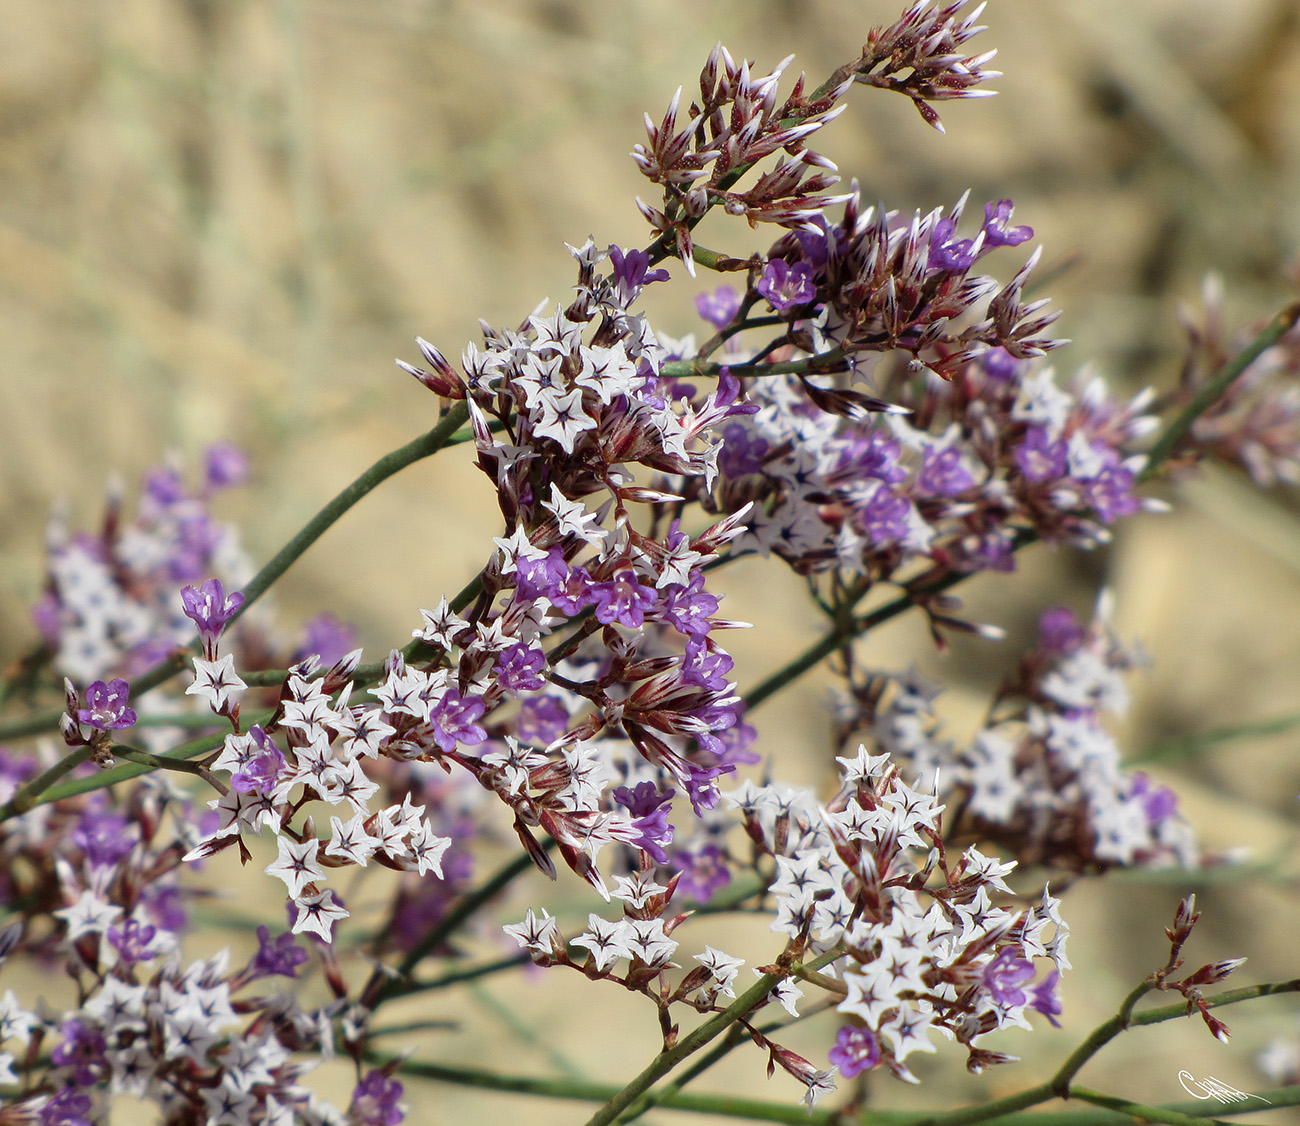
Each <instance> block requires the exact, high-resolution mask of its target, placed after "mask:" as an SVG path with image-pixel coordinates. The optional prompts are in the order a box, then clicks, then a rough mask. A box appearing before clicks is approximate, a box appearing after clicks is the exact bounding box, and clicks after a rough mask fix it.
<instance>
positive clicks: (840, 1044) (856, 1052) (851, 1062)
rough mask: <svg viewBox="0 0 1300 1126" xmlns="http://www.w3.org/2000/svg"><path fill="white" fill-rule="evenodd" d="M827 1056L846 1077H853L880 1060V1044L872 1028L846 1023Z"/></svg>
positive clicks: (867, 1069)
mask: <svg viewBox="0 0 1300 1126" xmlns="http://www.w3.org/2000/svg"><path fill="white" fill-rule="evenodd" d="M827 1058H828V1059H829V1060H830V1062H831V1063H833V1064H835V1065H836V1066H837V1067H838V1068H839V1069H840V1074H841V1075H843V1076H844V1078H845V1079H852V1078H853V1077H854V1076H855V1075H860V1074H861V1073H862V1072H864V1071H870V1070H871V1069H872V1068H873V1067H875V1066H876V1064H878V1063H879V1062H880V1044H879V1043H877V1041H876V1037H875V1035H874V1034H873V1033H872V1031H871V1029H869V1028H862V1027H861V1026H859V1025H855V1024H846V1025H844V1027H843V1028H841V1029H840V1031H839V1034H838V1035H837V1036H836V1037H835V1047H833V1048H832V1049H831V1050H830V1053H829V1055H828V1056H827Z"/></svg>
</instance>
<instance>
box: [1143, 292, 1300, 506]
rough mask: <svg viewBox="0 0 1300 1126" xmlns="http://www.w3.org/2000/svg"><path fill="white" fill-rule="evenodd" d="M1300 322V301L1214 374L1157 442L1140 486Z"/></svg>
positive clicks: (1269, 324) (1273, 320) (1266, 327)
mask: <svg viewBox="0 0 1300 1126" xmlns="http://www.w3.org/2000/svg"><path fill="white" fill-rule="evenodd" d="M1298 321H1300V302H1297V303H1295V304H1291V305H1288V306H1287V307H1286V308H1285V309H1283V310H1282V311H1281V312H1279V313H1277V314H1276V315H1274V316H1273V318H1272V319H1271V320H1270V321H1269V322H1268V324H1267V325H1266V326H1265V327H1264V330H1263V331H1262V332H1261V333H1260V334H1259V335H1258V336H1257V337H1255V339H1254V340H1252V341H1251V342H1250V343H1249V344H1248V345H1247V346H1246V347H1245V348H1243V349H1242V350H1241V351H1240V352H1238V353H1237V354H1236V355H1235V356H1233V357H1232V359H1230V360H1229V361H1228V362H1227V363H1225V364H1224V365H1223V366H1222V367H1221V368H1219V370H1218V371H1217V372H1215V373H1214V375H1213V376H1212V377H1211V378H1210V380H1209V382H1208V383H1206V384H1205V386H1204V387H1202V388H1201V389H1200V391H1198V392H1197V393H1196V396H1195V397H1194V398H1193V399H1192V401H1191V402H1190V403H1188V404H1187V406H1185V407H1184V408H1183V410H1182V412H1181V413H1180V414H1179V415H1178V417H1177V418H1175V419H1174V420H1173V422H1171V423H1170V424H1169V425H1168V426H1166V427H1165V429H1164V431H1163V432H1162V433H1161V435H1160V437H1159V438H1157V439H1156V442H1155V445H1153V446H1152V447H1151V452H1150V453H1149V454H1148V455H1147V463H1146V465H1145V466H1143V468H1142V471H1141V472H1140V473H1139V474H1138V477H1137V479H1138V481H1139V483H1141V482H1143V481H1149V480H1150V479H1151V478H1152V477H1153V476H1154V475H1155V473H1156V471H1157V470H1158V469H1159V468H1160V466H1161V465H1162V464H1163V463H1164V462H1166V461H1167V460H1168V459H1169V457H1170V456H1171V455H1172V454H1173V452H1174V449H1175V447H1177V445H1178V443H1179V442H1180V441H1182V439H1183V438H1185V437H1186V436H1187V434H1188V432H1189V431H1190V430H1191V429H1192V426H1193V424H1194V423H1195V422H1196V420H1197V419H1198V418H1200V417H1201V415H1203V414H1204V413H1205V412H1206V411H1207V410H1209V409H1210V407H1212V406H1213V405H1214V404H1215V403H1216V402H1217V401H1218V400H1219V398H1221V397H1222V395H1223V393H1224V392H1225V391H1227V390H1228V388H1229V387H1231V386H1232V384H1233V383H1235V382H1236V381H1237V380H1238V379H1239V378H1240V377H1241V376H1242V374H1243V373H1244V372H1245V371H1246V369H1247V368H1248V367H1250V365H1251V364H1253V363H1254V362H1255V361H1256V360H1257V359H1259V357H1260V355H1261V354H1262V353H1264V352H1266V351H1267V350H1268V349H1269V348H1271V347H1273V345H1274V344H1276V343H1277V342H1278V341H1279V340H1281V339H1282V337H1283V336H1285V335H1286V334H1287V333H1288V332H1290V331H1291V330H1292V329H1293V328H1295V326H1296V323H1297V322H1298Z"/></svg>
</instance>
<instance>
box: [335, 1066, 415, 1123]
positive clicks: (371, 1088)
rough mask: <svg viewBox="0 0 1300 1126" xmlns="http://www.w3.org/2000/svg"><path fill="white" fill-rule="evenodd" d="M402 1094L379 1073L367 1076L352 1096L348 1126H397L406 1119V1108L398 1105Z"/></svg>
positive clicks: (392, 1082)
mask: <svg viewBox="0 0 1300 1126" xmlns="http://www.w3.org/2000/svg"><path fill="white" fill-rule="evenodd" d="M402 1090H403V1088H402V1085H401V1083H399V1082H398V1081H397V1080H396V1079H392V1078H390V1077H389V1076H387V1075H385V1074H384V1073H383V1072H382V1071H372V1072H370V1073H369V1074H368V1075H367V1076H366V1077H365V1078H364V1079H363V1080H361V1082H360V1083H359V1084H357V1089H356V1090H355V1091H354V1092H353V1093H352V1105H351V1106H350V1107H348V1123H349V1126H398V1123H400V1122H402V1121H404V1120H405V1119H406V1108H405V1107H404V1106H403V1105H402V1104H401V1103H400V1102H399V1101H398V1100H399V1099H401V1097H402Z"/></svg>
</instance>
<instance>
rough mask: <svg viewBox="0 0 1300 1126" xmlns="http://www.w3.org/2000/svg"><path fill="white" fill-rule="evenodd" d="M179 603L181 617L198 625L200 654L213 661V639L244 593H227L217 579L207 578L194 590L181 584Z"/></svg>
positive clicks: (223, 627)
mask: <svg viewBox="0 0 1300 1126" xmlns="http://www.w3.org/2000/svg"><path fill="white" fill-rule="evenodd" d="M181 602H182V604H183V605H184V607H185V616H186V617H187V618H189V619H190V621H192V622H193V623H194V624H195V625H196V626H198V627H199V636H200V637H201V638H202V639H203V655H204V656H205V657H206V658H207V659H208V660H209V661H214V660H216V658H217V638H218V637H220V636H221V631H222V630H223V629H225V628H226V623H227V622H229V621H230V619H231V618H233V617H234V616H235V614H237V613H238V612H239V608H240V607H241V606H243V604H244V596H243V595H242V594H240V593H239V592H238V591H235V592H233V593H232V594H230V595H229V596H227V594H226V588H225V587H224V586H222V585H221V580H220V579H209V580H208V581H207V582H205V583H204V584H203V586H202V587H199V588H198V589H195V588H194V587H192V586H187V587H183V588H182V589H181Z"/></svg>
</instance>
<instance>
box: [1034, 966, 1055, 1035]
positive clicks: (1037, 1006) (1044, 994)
mask: <svg viewBox="0 0 1300 1126" xmlns="http://www.w3.org/2000/svg"><path fill="white" fill-rule="evenodd" d="M1060 980H1061V971H1060V970H1053V971H1052V972H1051V973H1050V974H1048V975H1047V976H1046V977H1045V978H1043V980H1042V981H1040V982H1039V983H1038V984H1037V985H1034V986H1032V987H1031V988H1030V990H1029V993H1030V1001H1029V1007H1030V1008H1031V1009H1034V1010H1035V1011H1037V1012H1040V1013H1042V1014H1043V1016H1045V1017H1046V1018H1047V1019H1048V1020H1049V1021H1051V1022H1052V1026H1053V1027H1054V1028H1060V1027H1061V1022H1060V1021H1058V1020H1057V1019H1056V1018H1057V1017H1058V1016H1060V1015H1061V999H1060V998H1059V997H1057V995H1056V986H1057V983H1058V982H1060Z"/></svg>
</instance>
